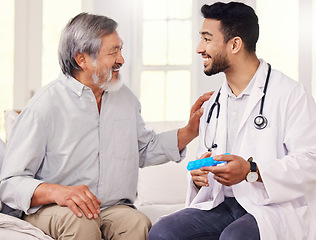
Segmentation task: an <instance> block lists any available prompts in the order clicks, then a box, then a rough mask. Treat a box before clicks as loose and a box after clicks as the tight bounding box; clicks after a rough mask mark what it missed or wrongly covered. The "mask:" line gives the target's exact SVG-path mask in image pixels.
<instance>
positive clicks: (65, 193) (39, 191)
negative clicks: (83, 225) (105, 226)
mask: <svg viewBox="0 0 316 240" xmlns="http://www.w3.org/2000/svg"><path fill="white" fill-rule="evenodd" d="M51 203H57V204H58V205H59V206H67V207H69V208H70V209H71V211H73V213H74V214H76V216H78V217H82V212H83V214H84V215H85V216H86V217H87V218H88V219H91V218H95V219H96V218H98V216H99V213H100V204H101V201H100V200H99V199H98V198H97V197H96V196H95V195H94V194H93V193H92V192H91V191H90V190H89V188H88V187H87V186H85V185H79V186H63V185H59V184H52V183H42V184H40V185H39V186H38V187H37V188H36V189H35V191H34V193H33V197H32V199H31V206H41V205H47V204H51ZM80 210H81V211H82V212H81V211H80Z"/></svg>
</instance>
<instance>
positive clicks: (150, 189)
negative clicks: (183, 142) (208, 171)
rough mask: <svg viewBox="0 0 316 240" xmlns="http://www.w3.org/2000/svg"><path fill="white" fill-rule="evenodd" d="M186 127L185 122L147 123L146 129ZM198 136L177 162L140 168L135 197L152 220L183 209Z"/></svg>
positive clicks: (165, 129) (154, 221) (164, 129)
mask: <svg viewBox="0 0 316 240" xmlns="http://www.w3.org/2000/svg"><path fill="white" fill-rule="evenodd" d="M183 126H185V122H168V121H166V122H148V123H147V124H146V127H147V129H151V130H155V131H156V132H157V133H159V132H162V131H167V130H171V129H176V128H180V127H183ZM197 147H198V139H194V140H193V141H192V142H191V143H190V144H189V145H188V146H187V150H186V157H185V158H184V160H182V161H181V162H180V163H175V162H169V163H166V164H162V165H158V166H150V167H146V168H142V169H140V170H139V180H138V190H137V199H136V202H135V205H136V207H137V208H138V210H140V211H141V212H143V213H144V214H146V215H147V216H148V217H149V218H150V220H151V221H152V223H153V224H154V223H156V222H157V220H158V219H159V217H161V216H164V215H166V214H169V213H171V212H174V211H177V210H179V209H182V208H184V204H185V198H186V189H187V173H188V172H187V169H186V166H187V163H188V161H190V160H194V159H195V158H196V151H197Z"/></svg>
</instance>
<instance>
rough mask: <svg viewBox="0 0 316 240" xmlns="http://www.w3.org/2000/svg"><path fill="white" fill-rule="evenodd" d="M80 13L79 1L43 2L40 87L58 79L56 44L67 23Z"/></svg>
mask: <svg viewBox="0 0 316 240" xmlns="http://www.w3.org/2000/svg"><path fill="white" fill-rule="evenodd" d="M80 12H81V0H67V1H64V0H54V1H51V0H44V1H43V32H42V39H43V53H42V85H46V84H47V83H49V82H51V81H52V80H54V79H56V78H57V77H58V74H59V72H60V67H59V63H58V44H59V38H60V34H61V31H62V30H63V28H64V27H65V26H66V24H67V22H68V21H69V20H70V19H71V18H73V17H74V16H76V15H77V14H79V13H80Z"/></svg>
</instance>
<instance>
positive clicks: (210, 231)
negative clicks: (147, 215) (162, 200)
mask: <svg viewBox="0 0 316 240" xmlns="http://www.w3.org/2000/svg"><path fill="white" fill-rule="evenodd" d="M193 239H194V240H218V239H219V240H259V239H260V234H259V229H258V225H257V222H256V220H255V218H254V217H253V216H252V215H251V214H249V213H247V212H246V210H245V209H244V208H243V207H242V206H240V205H239V203H238V202H237V201H236V199H235V198H225V200H224V202H223V203H221V204H220V205H218V206H217V207H216V208H214V209H211V210H208V211H205V210H199V209H195V208H186V209H183V210H181V211H178V212H175V213H173V214H170V215H168V216H166V217H164V218H162V219H160V220H159V221H158V222H157V223H156V224H155V225H154V226H153V227H152V229H151V230H150V232H149V236H148V240H193Z"/></svg>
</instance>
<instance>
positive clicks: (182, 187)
mask: <svg viewBox="0 0 316 240" xmlns="http://www.w3.org/2000/svg"><path fill="white" fill-rule="evenodd" d="M17 116H18V113H16V112H15V111H7V112H6V113H5V129H6V133H7V140H8V139H9V138H10V132H11V129H12V127H13V124H14V122H15V120H16V118H17ZM183 126H185V122H181V121H171V122H169V121H165V122H148V123H147V124H146V127H147V129H150V130H155V131H156V132H157V133H159V132H162V131H167V130H171V129H176V128H180V127H183ZM197 144H198V140H197V139H195V140H193V141H192V142H191V143H190V144H189V145H188V146H187V150H186V157H185V159H184V160H183V161H181V162H180V163H175V162H169V163H166V164H162V165H158V166H150V167H146V168H142V169H140V170H139V181H138V190H137V198H136V201H135V206H136V207H137V209H138V210H139V211H141V212H143V213H144V214H146V215H147V216H148V217H149V218H150V220H151V221H152V224H155V223H156V222H157V220H158V219H159V218H160V217H162V216H164V215H167V214H169V213H172V212H174V211H177V210H179V209H182V208H184V204H185V197H186V188H187V180H186V177H187V170H186V165H187V163H188V161H189V160H193V159H195V153H196V150H197ZM0 146H1V147H2V151H1V152H2V153H3V149H4V144H3V142H2V144H1V145H0ZM0 156H1V153H0ZM0 160H1V159H0ZM0 170H1V162H0ZM0 203H1V201H0ZM0 208H1V205H0ZM10 228H11V229H12V231H11V232H10V233H11V234H13V235H14V236H15V238H6V239H38V238H36V236H38V234H41V232H39V231H38V229H36V228H34V227H32V226H30V224H28V223H27V222H25V221H22V220H20V219H17V218H14V217H11V216H8V215H4V214H0V231H3V230H4V229H6V231H7V232H8V234H9V231H10ZM17 229H19V231H16V230H17ZM14 232H15V233H14ZM21 234H26V235H25V236H24V237H20V235H21ZM32 234H33V235H32ZM13 235H12V236H13ZM1 236H2V234H0V240H1V239H2V238H1ZM6 236H10V235H6ZM45 237H46V236H45ZM42 239H46V238H44V237H43V238H42ZM47 239H49V238H47Z"/></svg>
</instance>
